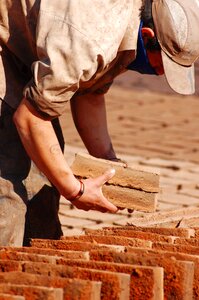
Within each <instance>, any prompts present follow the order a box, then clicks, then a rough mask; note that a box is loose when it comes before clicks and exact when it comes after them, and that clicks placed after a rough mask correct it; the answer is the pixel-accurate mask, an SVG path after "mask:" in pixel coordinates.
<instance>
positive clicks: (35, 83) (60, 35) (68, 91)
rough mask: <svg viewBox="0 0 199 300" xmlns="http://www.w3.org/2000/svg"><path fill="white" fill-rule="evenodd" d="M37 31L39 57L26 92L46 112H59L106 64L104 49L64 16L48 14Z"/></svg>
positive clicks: (36, 106)
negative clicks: (82, 84) (53, 16)
mask: <svg viewBox="0 0 199 300" xmlns="http://www.w3.org/2000/svg"><path fill="white" fill-rule="evenodd" d="M45 17H46V18H45V22H44V24H39V25H38V26H39V29H38V33H37V39H36V43H37V45H36V46H37V56H38V60H37V61H35V62H33V64H32V74H33V77H32V79H31V81H30V82H28V84H27V85H26V87H25V88H24V96H25V98H26V99H27V100H29V101H30V102H31V104H32V105H33V106H34V107H35V108H36V110H37V111H38V112H40V113H41V114H43V115H48V116H49V117H50V118H54V117H57V116H60V115H61V114H62V113H63V112H64V110H65V107H66V102H67V101H68V100H70V99H71V98H72V96H73V95H74V94H75V93H76V91H77V90H78V89H79V87H81V83H83V82H86V81H89V80H90V79H91V78H92V77H93V76H94V75H95V73H96V72H98V71H99V70H100V69H103V67H104V56H103V51H102V50H101V49H100V47H99V46H98V45H97V44H96V43H95V41H94V40H91V39H89V38H88V37H87V36H86V35H85V34H84V33H82V32H81V31H80V30H78V29H77V28H75V27H74V26H72V25H71V24H67V23H66V22H64V21H63V20H56V19H55V18H54V19H53V21H52V17H51V16H48V15H47V16H45ZM44 26H45V27H44Z"/></svg>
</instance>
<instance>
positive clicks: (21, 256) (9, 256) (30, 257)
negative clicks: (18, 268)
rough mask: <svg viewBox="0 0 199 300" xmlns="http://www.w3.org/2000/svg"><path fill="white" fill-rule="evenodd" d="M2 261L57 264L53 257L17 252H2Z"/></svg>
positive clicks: (0, 258) (0, 252)
mask: <svg viewBox="0 0 199 300" xmlns="http://www.w3.org/2000/svg"><path fill="white" fill-rule="evenodd" d="M0 260H16V261H21V260H23V261H24V260H25V261H32V262H46V263H56V258H55V257H53V256H47V255H39V254H35V253H31V254H30V253H24V252H17V251H15V250H5V249H4V250H0Z"/></svg>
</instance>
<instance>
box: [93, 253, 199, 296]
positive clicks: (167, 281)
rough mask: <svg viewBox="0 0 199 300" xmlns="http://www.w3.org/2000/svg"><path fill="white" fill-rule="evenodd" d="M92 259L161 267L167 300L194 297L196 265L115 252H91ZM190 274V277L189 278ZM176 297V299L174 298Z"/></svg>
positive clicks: (172, 259) (141, 254)
mask: <svg viewBox="0 0 199 300" xmlns="http://www.w3.org/2000/svg"><path fill="white" fill-rule="evenodd" d="M90 259H92V260H100V261H109V262H116V263H125V264H138V265H145V266H159V267H162V268H164V297H165V299H179V300H185V299H186V300H190V299H192V296H193V279H194V263H193V262H190V261H186V262H185V261H179V260H176V259H175V258H164V257H160V258H159V256H155V257H154V256H150V255H144V254H143V253H142V252H140V253H139V249H138V252H137V253H117V252H115V251H106V250H104V251H91V252H90ZM187 274H189V276H187ZM174 295H175V298H173V297H174Z"/></svg>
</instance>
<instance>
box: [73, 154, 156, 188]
mask: <svg viewBox="0 0 199 300" xmlns="http://www.w3.org/2000/svg"><path fill="white" fill-rule="evenodd" d="M71 168H72V171H73V173H74V174H75V175H77V176H82V177H87V178H88V177H97V176H99V175H102V174H103V173H104V172H105V171H106V170H107V169H110V168H114V169H115V171H116V172H115V175H114V176H113V178H112V179H110V180H109V184H113V185H119V186H123V187H129V188H135V189H138V190H143V191H146V192H152V193H158V192H159V175H158V174H154V173H150V172H145V171H140V170H135V169H133V168H130V167H127V168H125V167H124V164H120V163H116V162H112V161H108V160H104V159H99V158H95V157H93V156H91V155H88V154H86V153H78V154H76V156H75V160H74V162H73V164H72V166H71Z"/></svg>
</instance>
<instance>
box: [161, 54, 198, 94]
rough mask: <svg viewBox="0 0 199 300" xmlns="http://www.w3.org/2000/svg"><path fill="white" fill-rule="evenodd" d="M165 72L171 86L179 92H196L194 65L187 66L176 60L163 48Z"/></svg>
mask: <svg viewBox="0 0 199 300" xmlns="http://www.w3.org/2000/svg"><path fill="white" fill-rule="evenodd" d="M161 53H162V62H163V66H164V73H165V77H166V79H167V82H168V84H169V85H170V87H171V88H172V89H173V90H174V91H175V92H177V93H179V94H183V95H191V94H194V92H195V75H194V65H192V66H190V67H185V66H182V65H179V64H177V63H176V62H174V61H173V60H172V59H170V57H169V56H168V55H167V54H166V53H165V52H164V51H162V50H161Z"/></svg>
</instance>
